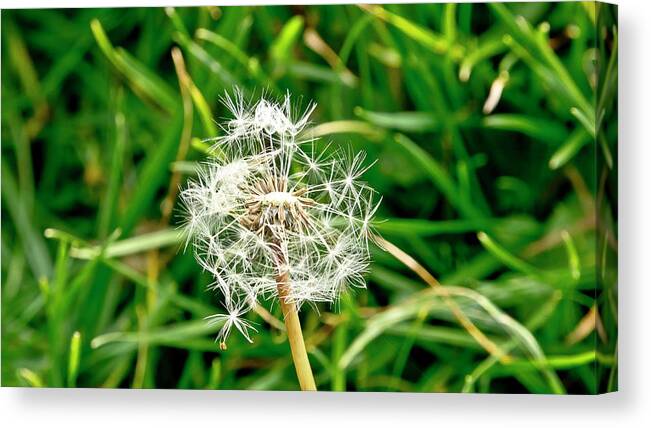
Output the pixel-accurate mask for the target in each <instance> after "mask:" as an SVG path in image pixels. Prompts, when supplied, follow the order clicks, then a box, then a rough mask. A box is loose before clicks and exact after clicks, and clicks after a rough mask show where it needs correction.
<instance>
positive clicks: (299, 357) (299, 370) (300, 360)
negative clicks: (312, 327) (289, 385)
mask: <svg viewBox="0 0 651 428" xmlns="http://www.w3.org/2000/svg"><path fill="white" fill-rule="evenodd" d="M288 280H289V275H288V273H287V272H284V273H282V274H280V275H279V276H278V277H277V279H276V282H277V284H278V300H279V301H280V308H281V309H282V311H283V316H284V318H285V327H287V337H288V338H289V347H290V348H291V350H292V359H293V360H294V367H295V368H296V375H297V376H298V383H299V384H300V385H301V390H303V391H316V384H315V383H314V375H313V374H312V367H310V360H309V359H308V358H307V351H306V350H305V341H304V340H303V332H302V331H301V321H300V320H299V319H298V311H297V310H296V305H294V303H293V302H288V301H287V300H286V299H287V295H288V291H289V290H288V288H287V285H288Z"/></svg>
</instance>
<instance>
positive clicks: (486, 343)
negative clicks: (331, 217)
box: [373, 236, 512, 364]
mask: <svg viewBox="0 0 651 428" xmlns="http://www.w3.org/2000/svg"><path fill="white" fill-rule="evenodd" d="M373 239H374V240H375V241H376V242H377V243H378V245H380V246H381V247H382V248H384V249H385V250H386V251H388V252H389V253H390V254H391V255H392V256H394V257H395V258H396V259H398V260H399V261H400V262H401V263H403V264H404V265H405V266H407V267H408V268H409V269H411V270H412V271H414V273H416V275H418V276H419V277H420V278H421V279H422V280H423V281H425V283H426V284H428V285H429V286H430V287H433V288H437V289H438V290H442V291H443V292H442V293H441V294H442V295H441V297H442V298H443V301H444V302H445V304H446V305H448V306H449V307H450V310H451V311H452V313H453V314H454V317H455V318H456V319H457V320H458V321H459V323H460V324H461V326H462V327H463V328H464V329H466V331H467V332H468V334H470V335H471V336H472V337H473V339H475V340H476V341H477V343H479V345H480V346H481V347H482V348H484V349H485V350H486V352H488V353H489V354H491V355H493V356H494V357H496V358H497V359H499V361H500V362H502V363H505V364H507V363H509V362H510V361H511V360H512V358H511V357H510V356H509V355H508V354H507V353H506V352H504V350H502V349H501V348H500V347H499V346H497V345H496V344H495V342H493V341H492V340H490V339H489V338H488V337H486V335H485V334H484V333H483V332H482V331H481V330H480V329H479V328H477V326H476V325H475V324H474V323H473V322H472V321H471V320H470V319H469V318H468V317H467V316H466V314H464V313H463V311H462V310H461V308H460V307H459V305H457V303H456V302H455V301H454V300H453V299H452V298H451V297H450V295H449V294H448V293H447V291H446V290H445V288H443V287H439V286H440V285H441V284H440V283H439V282H438V280H437V279H436V278H434V276H433V275H432V274H431V273H429V271H428V270H427V269H425V268H424V267H423V266H422V265H421V264H420V263H418V262H417V261H416V260H415V259H414V258H413V257H411V256H410V255H409V254H407V253H405V252H404V251H402V250H401V249H400V248H399V247H397V246H396V245H394V244H392V243H391V242H389V241H387V240H386V239H384V238H382V237H380V236H374V237H373Z"/></svg>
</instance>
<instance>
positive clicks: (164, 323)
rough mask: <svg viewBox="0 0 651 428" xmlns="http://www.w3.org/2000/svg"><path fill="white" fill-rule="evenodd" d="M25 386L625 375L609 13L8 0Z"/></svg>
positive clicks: (10, 272)
mask: <svg viewBox="0 0 651 428" xmlns="http://www.w3.org/2000/svg"><path fill="white" fill-rule="evenodd" d="M1 35H2V70H1V72H2V165H1V168H2V182H1V188H2V239H1V243H2V246H1V251H2V259H1V260H2V263H1V279H2V330H1V331H2V354H1V361H2V371H1V375H2V378H1V383H2V386H3V387H68V388H159V389H206V390H217V389H219V390H281V391H286V390H290V391H291V390H303V391H375V392H377V391H382V392H412V393H413V392H450V393H452V392H456V393H459V392H463V393H523V394H525V393H530V394H597V393H604V392H611V391H616V390H617V373H618V358H617V349H618V347H617V301H618V292H617V286H618V284H617V238H618V235H617V139H618V122H617V79H618V77H617V70H618V65H617V50H618V41H617V35H618V27H617V7H616V6H614V5H609V4H605V3H600V2H591V1H585V2H534V3H499V2H493V3H431V4H339V5H278V6H201V7H152V8H114V9H109V8H106V9H100V8H87V9H29V10H28V9H25V10H19V9H18V10H3V11H2V30H1Z"/></svg>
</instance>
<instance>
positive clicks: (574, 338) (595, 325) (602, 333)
mask: <svg viewBox="0 0 651 428" xmlns="http://www.w3.org/2000/svg"><path fill="white" fill-rule="evenodd" d="M595 329H596V330H597V334H598V335H599V338H600V339H601V340H602V341H603V342H604V343H608V336H607V335H606V330H605V329H604V326H603V323H602V322H601V317H600V316H599V312H598V311H597V307H596V306H594V305H593V306H592V307H591V308H590V310H589V311H588V313H587V314H585V316H584V317H583V318H581V320H580V321H579V323H578V324H577V325H576V327H575V328H574V330H572V332H571V333H570V334H568V335H567V337H566V338H565V343H567V344H568V345H575V344H577V343H579V342H580V341H582V340H583V339H585V338H586V337H588V335H589V334H590V333H592V332H593V331H594V330H595Z"/></svg>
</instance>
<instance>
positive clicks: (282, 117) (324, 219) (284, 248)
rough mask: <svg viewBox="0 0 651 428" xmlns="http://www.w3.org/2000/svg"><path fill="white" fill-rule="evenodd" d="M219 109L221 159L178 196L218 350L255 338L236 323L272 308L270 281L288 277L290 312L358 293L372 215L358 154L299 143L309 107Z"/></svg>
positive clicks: (235, 100)
mask: <svg viewBox="0 0 651 428" xmlns="http://www.w3.org/2000/svg"><path fill="white" fill-rule="evenodd" d="M223 102H224V105H225V106H226V107H227V108H228V109H229V110H230V112H231V114H232V118H231V119H230V120H227V121H226V122H225V123H224V125H223V126H222V130H223V136H220V137H218V138H216V139H215V140H214V145H215V147H214V149H216V150H215V152H216V153H221V154H223V155H222V156H221V157H219V158H214V159H210V160H208V161H207V162H205V164H204V165H202V167H201V168H200V170H199V173H198V176H197V178H195V179H192V180H190V181H189V182H188V184H187V187H186V188H185V189H184V190H183V191H182V192H181V195H180V197H181V200H182V203H183V206H184V210H185V222H186V228H187V230H188V236H189V238H188V245H191V246H192V247H193V249H194V255H195V258H196V259H197V262H198V263H199V265H200V266H201V267H202V269H204V270H205V271H207V272H209V273H210V274H211V275H212V276H213V278H214V280H213V282H212V283H211V286H210V288H211V289H213V290H216V291H219V292H220V293H221V294H222V295H223V299H224V302H223V304H224V307H225V309H226V312H227V314H216V315H213V316H211V317H209V321H210V322H212V323H217V322H220V323H223V326H222V328H221V330H220V332H219V334H218V336H217V340H219V341H220V343H222V344H223V343H225V340H226V338H227V337H228V336H229V334H230V333H231V330H232V328H233V326H235V328H236V330H238V331H239V332H240V333H241V334H242V335H243V336H244V337H245V338H246V339H247V340H249V341H250V340H251V338H250V333H249V331H250V330H255V329H254V328H253V326H252V324H251V323H250V321H247V320H245V319H244V318H242V316H243V315H244V314H245V313H246V312H248V311H250V310H252V309H253V308H255V305H257V303H258V302H259V301H260V300H261V299H262V300H267V299H276V298H278V288H277V282H276V280H277V278H278V277H279V276H280V275H287V277H288V280H287V283H286V284H285V285H286V293H284V294H286V296H285V297H284V299H285V300H286V301H287V302H292V303H294V304H295V305H296V307H297V308H300V307H302V305H303V304H304V303H309V304H312V305H314V304H316V303H320V302H323V303H334V302H335V301H336V300H337V299H338V297H339V296H340V294H341V293H342V292H343V291H345V290H346V289H347V288H350V287H365V281H364V274H365V273H366V272H367V270H368V267H369V261H370V255H369V248H368V240H369V236H370V235H371V225H372V218H373V216H374V214H375V212H376V210H377V208H378V205H379V198H378V197H377V195H376V193H375V191H374V190H373V189H372V188H371V187H369V186H368V185H367V184H365V183H364V182H363V181H361V177H362V175H363V174H364V172H366V170H367V169H368V168H369V166H367V165H366V164H365V155H364V154H363V153H360V154H357V155H355V156H352V155H350V154H349V153H346V152H344V151H341V150H328V148H329V146H328V147H326V148H325V149H324V150H318V148H317V146H318V144H317V143H318V141H317V140H316V139H315V138H312V137H310V136H309V135H305V134H308V133H306V132H304V131H305V127H306V125H307V124H308V120H309V116H310V114H311V113H312V111H313V110H314V108H315V105H314V104H310V106H309V107H308V108H307V110H305V111H303V112H302V113H297V111H296V110H295V109H294V108H293V106H292V103H291V100H290V96H289V94H288V95H286V96H285V97H284V99H283V100H282V101H281V102H275V101H272V100H268V99H266V98H264V97H263V98H261V99H260V100H258V101H257V102H255V103H249V102H247V101H245V99H244V96H243V95H242V93H241V92H239V91H236V92H235V94H234V95H232V96H226V97H224V98H223ZM376 200H378V201H376ZM224 346H225V345H224Z"/></svg>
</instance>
